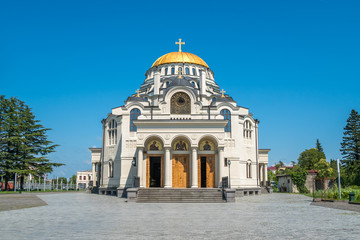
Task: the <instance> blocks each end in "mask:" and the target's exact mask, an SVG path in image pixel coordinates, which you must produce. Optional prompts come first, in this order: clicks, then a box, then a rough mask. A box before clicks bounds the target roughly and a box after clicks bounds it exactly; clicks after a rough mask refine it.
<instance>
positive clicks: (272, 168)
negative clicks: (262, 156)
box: [267, 166, 276, 170]
mask: <svg viewBox="0 0 360 240" xmlns="http://www.w3.org/2000/svg"><path fill="white" fill-rule="evenodd" d="M267 169H268V170H276V167H273V166H272V167H268V168H267Z"/></svg>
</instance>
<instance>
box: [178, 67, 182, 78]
mask: <svg viewBox="0 0 360 240" xmlns="http://www.w3.org/2000/svg"><path fill="white" fill-rule="evenodd" d="M178 73H179V76H178V78H182V76H181V74H182V70H181V68H179V70H178Z"/></svg>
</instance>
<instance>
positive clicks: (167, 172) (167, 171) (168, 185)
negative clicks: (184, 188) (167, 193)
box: [164, 148, 171, 188]
mask: <svg viewBox="0 0 360 240" xmlns="http://www.w3.org/2000/svg"><path fill="white" fill-rule="evenodd" d="M164 168H165V186H164V188H171V159H170V148H165V161H164Z"/></svg>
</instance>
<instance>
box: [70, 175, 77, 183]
mask: <svg viewBox="0 0 360 240" xmlns="http://www.w3.org/2000/svg"><path fill="white" fill-rule="evenodd" d="M71 182H72V183H73V184H76V175H75V174H74V175H72V176H71Z"/></svg>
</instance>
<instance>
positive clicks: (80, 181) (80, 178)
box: [76, 170, 93, 189]
mask: <svg viewBox="0 0 360 240" xmlns="http://www.w3.org/2000/svg"><path fill="white" fill-rule="evenodd" d="M92 176H93V174H92V171H91V170H87V171H78V172H76V188H77V189H86V188H88V187H89V186H92V183H93V177H92Z"/></svg>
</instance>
